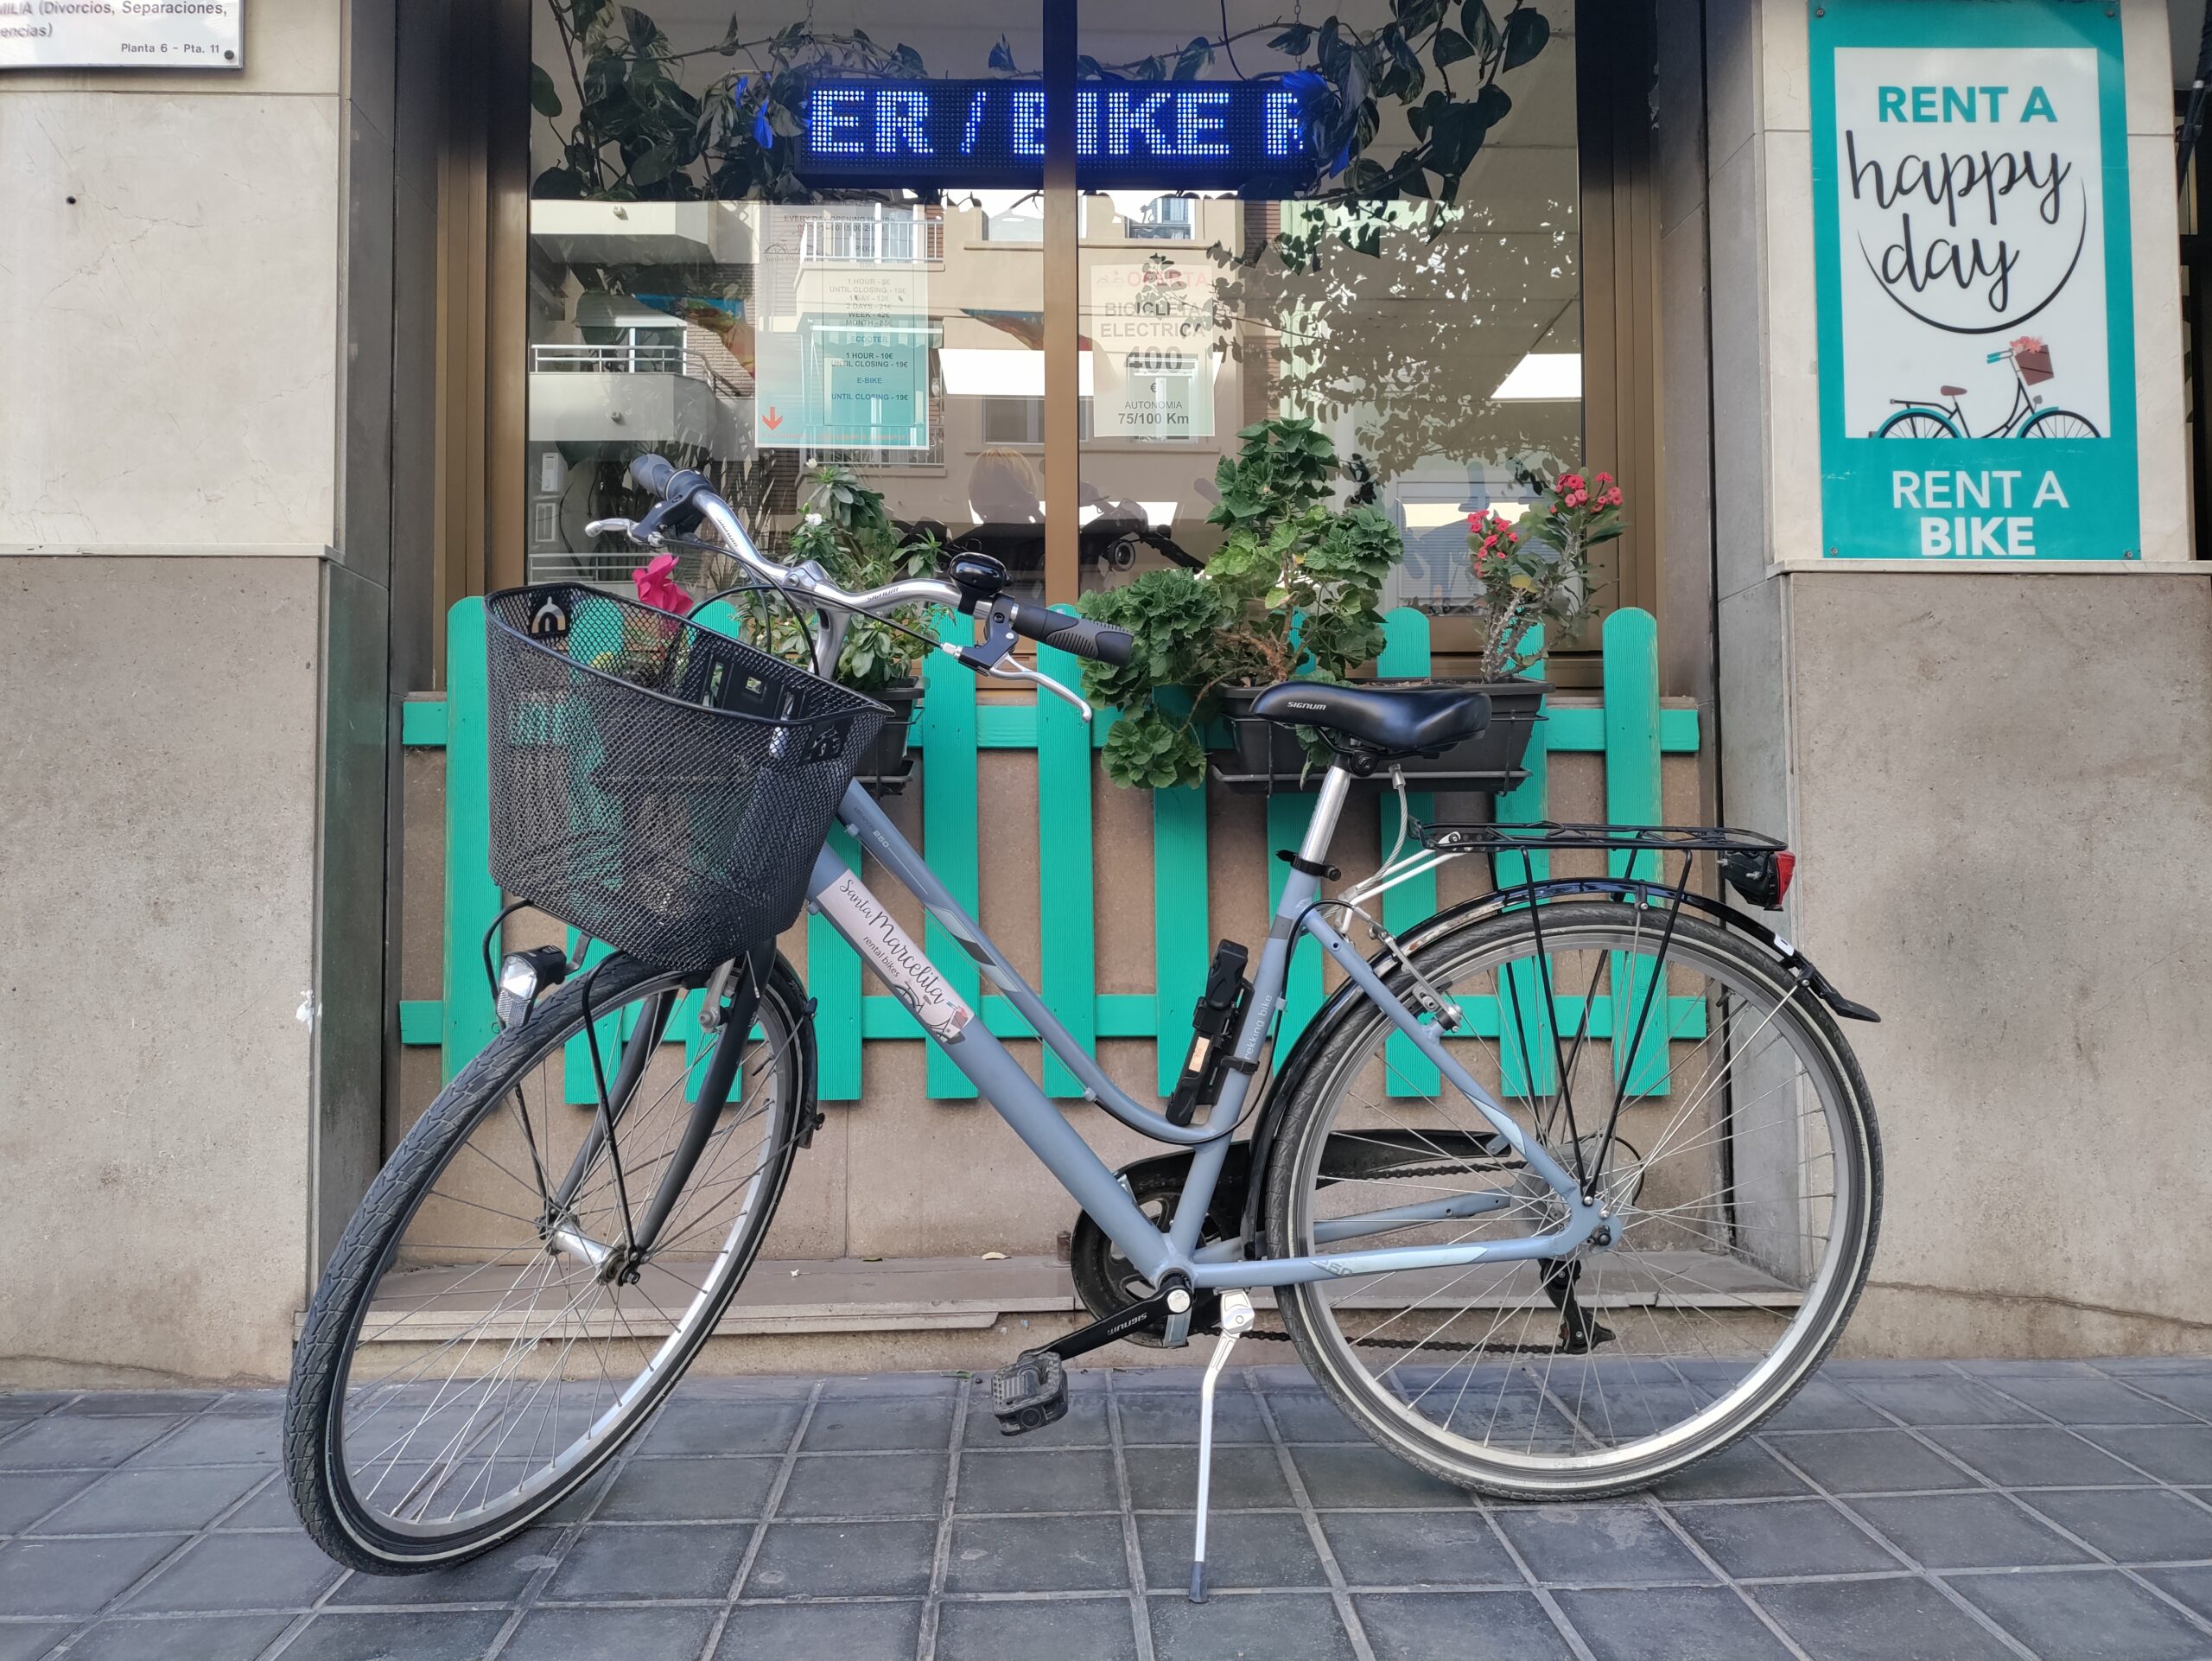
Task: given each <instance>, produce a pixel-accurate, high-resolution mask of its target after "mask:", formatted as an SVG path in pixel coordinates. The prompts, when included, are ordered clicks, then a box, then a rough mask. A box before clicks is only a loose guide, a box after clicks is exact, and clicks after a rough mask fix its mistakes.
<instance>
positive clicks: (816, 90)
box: [798, 80, 1317, 194]
mask: <svg viewBox="0 0 2212 1661" xmlns="http://www.w3.org/2000/svg"><path fill="white" fill-rule="evenodd" d="M1305 98H1306V93H1305V92H1304V91H1303V90H1301V88H1300V86H1297V85H1295V84H1294V83H1292V82H1287V81H1281V80H1244V81H1107V82H1102V83H1098V84H1095V85H1086V86H1080V87H1077V89H1076V95H1075V100H1076V102H1075V120H1076V178H1077V182H1079V183H1080V184H1082V185H1083V186H1084V187H1085V188H1093V189H1103V188H1123V187H1143V186H1158V187H1160V188H1163V189H1195V190H1238V189H1241V190H1243V191H1244V192H1246V193H1247V194H1267V193H1268V192H1270V191H1276V190H1284V189H1292V188H1299V187H1300V186H1303V185H1307V184H1310V183H1312V181H1313V178H1314V176H1315V175H1316V172H1317V169H1316V166H1315V163H1314V160H1313V150H1312V146H1311V145H1310V144H1308V143H1307V142H1306V109H1305ZM800 118H801V119H802V121H803V122H804V124H805V129H806V130H805V133H804V136H803V137H801V138H800V140H799V157H798V172H799V174H800V176H802V177H803V178H804V179H806V180H808V181H810V182H811V183H816V184H849V185H858V186H885V185H907V186H917V185H929V186H942V185H989V184H1034V183H1036V182H1038V181H1039V179H1040V178H1041V177H1042V175H1043V170H1044V162H1045V89H1044V88H1043V87H1041V86H1037V85H1035V84H1034V83H1025V82H1022V81H1014V80H931V81H875V80H823V81H817V82H815V83H814V84H813V85H812V86H810V87H808V88H807V90H806V95H805V98H804V101H803V104H802V105H801V111H800Z"/></svg>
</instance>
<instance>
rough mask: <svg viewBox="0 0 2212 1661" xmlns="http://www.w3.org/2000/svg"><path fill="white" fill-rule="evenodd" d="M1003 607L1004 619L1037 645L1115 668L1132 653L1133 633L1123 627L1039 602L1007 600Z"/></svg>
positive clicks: (1017, 632)
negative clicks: (1051, 609)
mask: <svg viewBox="0 0 2212 1661" xmlns="http://www.w3.org/2000/svg"><path fill="white" fill-rule="evenodd" d="M1004 609H1005V612H1006V620H1007V622H1008V623H1009V624H1010V625H1012V626H1013V628H1014V633H1016V634H1021V635H1027V637H1028V638H1029V639H1030V640H1035V641H1037V642H1039V644H1040V645H1044V646H1053V647H1056V648H1058V650H1060V651H1062V652H1073V653H1074V654H1075V655H1076V656H1077V657H1078V658H1093V659H1096V660H1097V661H1098V662H1100V663H1108V664H1112V665H1115V667H1116V668H1119V667H1120V666H1121V665H1123V664H1125V663H1127V662H1128V660H1129V659H1131V658H1132V657H1134V656H1135V655H1136V649H1137V637H1136V636H1135V635H1134V634H1132V633H1129V631H1128V630H1127V629H1125V628H1116V627H1113V626H1112V625H1111V624H1109V623H1100V622H1094V621H1092V620H1090V618H1088V617H1071V616H1069V615H1068V614H1066V613H1065V612H1064V611H1046V609H1044V608H1042V607H1041V606H1017V605H1011V604H1009V605H1007V607H1006V608H1004Z"/></svg>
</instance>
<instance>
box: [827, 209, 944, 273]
mask: <svg viewBox="0 0 2212 1661" xmlns="http://www.w3.org/2000/svg"><path fill="white" fill-rule="evenodd" d="M798 257H799V260H800V263H801V264H830V263H833V262H834V263H837V264H863V265H920V264H935V263H938V262H940V261H942V260H943V259H944V220H941V219H934V218H930V217H927V216H925V215H922V214H918V213H902V214H899V215H896V216H893V215H888V214H887V215H885V216H884V217H882V218H880V219H879V218H875V217H874V216H869V217H866V218H863V217H861V216H860V215H857V214H828V215H825V216H823V218H821V219H818V220H809V221H807V223H806V224H805V225H804V226H802V227H801V229H800V232H799V245H798Z"/></svg>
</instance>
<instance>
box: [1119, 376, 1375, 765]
mask: <svg viewBox="0 0 2212 1661" xmlns="http://www.w3.org/2000/svg"><path fill="white" fill-rule="evenodd" d="M1237 436H1238V438H1239V439H1240V440H1241V441H1242V442H1243V449H1242V450H1241V451H1240V453H1239V454H1238V455H1235V456H1224V458H1223V459H1222V461H1221V465H1220V467H1219V468H1218V469H1217V472H1216V474H1215V483H1216V484H1217V487H1218V488H1219V490H1220V494H1221V500H1220V504H1219V506H1217V507H1216V508H1215V509H1214V510H1213V512H1211V513H1209V514H1208V515H1207V516H1206V518H1207V521H1208V523H1210V524H1213V525H1221V526H1223V527H1224V528H1225V529H1226V530H1227V531H1228V537H1227V538H1226V540H1225V541H1224V543H1223V544H1222V547H1221V550H1220V551H1219V552H1217V553H1216V554H1215V555H1214V557H1212V558H1211V559H1210V560H1208V561H1207V562H1206V565H1205V570H1202V571H1195V572H1193V571H1188V570H1179V569H1169V570H1157V571H1147V572H1146V573H1145V574H1144V575H1143V576H1140V577H1139V578H1137V579H1136V581H1135V582H1131V583H1129V584H1128V586H1126V587H1124V588H1120V589H1109V590H1107V591H1105V592H1103V593H1096V594H1091V595H1085V596H1084V601H1083V610H1084V614H1085V615H1086V616H1090V617H1094V618H1096V619H1097V620H1100V621H1102V622H1108V623H1113V624H1116V625H1117V626H1118V627H1122V628H1126V629H1128V631H1129V632H1130V633H1133V634H1134V635H1135V636H1136V642H1137V644H1136V651H1135V654H1134V655H1133V656H1132V657H1131V659H1130V660H1129V661H1128V663H1127V664H1126V665H1121V666H1119V667H1116V666H1114V665H1106V664H1096V663H1091V664H1085V665H1084V685H1085V687H1086V689H1087V690H1089V692H1090V696H1091V697H1092V698H1093V699H1094V700H1096V701H1098V702H1100V703H1111V704H1113V705H1115V706H1116V708H1118V709H1119V710H1120V711H1121V717H1120V719H1119V720H1117V721H1116V722H1115V723H1114V729H1113V730H1112V732H1110V733H1109V735H1107V740H1106V749H1105V757H1104V759H1105V763H1106V773H1107V776H1108V777H1109V778H1110V779H1112V780H1114V781H1115V782H1116V783H1117V784H1122V785H1130V786H1148V787H1150V788H1154V789H1160V788H1163V787H1166V786H1171V785H1186V784H1195V783H1197V782H1198V780H1202V779H1204V778H1205V749H1204V748H1203V746H1202V745H1201V743H1200V741H1199V733H1200V731H1201V729H1203V728H1204V727H1205V725H1206V723H1208V722H1211V721H1212V720H1214V719H1215V718H1216V717H1217V716H1219V715H1220V714H1221V712H1222V698H1221V694H1222V693H1223V692H1224V691H1225V690H1228V689H1230V688H1234V687H1254V686H1268V685H1272V684H1274V683H1275V682H1277V681H1281V680H1290V679H1294V678H1304V679H1309V680H1343V679H1344V678H1346V677H1347V676H1349V675H1350V674H1351V671H1353V670H1355V669H1357V668H1358V667H1359V666H1360V665H1363V664H1365V663H1367V662H1368V661H1370V659H1373V658H1374V657H1375V655H1376V653H1377V652H1380V651H1381V650H1382V648H1383V619H1382V612H1381V598H1382V592H1383V578H1384V577H1385V576H1388V575H1389V570H1390V568H1391V567H1392V566H1394V565H1395V564H1396V563H1398V561H1399V559H1400V558H1401V557H1403V553H1404V549H1403V547H1402V544H1401V541H1400V538H1399V535H1398V529H1397V526H1396V525H1394V524H1393V523H1392V522H1391V521H1390V519H1389V518H1388V517H1387V516H1385V515H1384V514H1383V513H1382V512H1379V511H1378V510H1376V508H1374V507H1372V506H1365V505H1358V506H1347V507H1342V508H1338V507H1335V506H1332V505H1331V503H1330V501H1329V500H1328V499H1329V496H1330V493H1331V491H1332V485H1333V481H1334V480H1335V479H1336V477H1337V476H1338V474H1339V473H1341V472H1342V468H1340V466H1339V464H1338V460H1337V454H1336V448H1335V446H1334V445H1333V444H1332V443H1331V442H1330V440H1329V436H1328V435H1327V434H1326V433H1325V432H1322V431H1320V430H1319V429H1318V428H1316V427H1315V426H1314V424H1313V423H1312V422H1310V421H1306V420H1302V419H1297V418H1287V419H1280V420H1274V421H1263V422H1261V423H1258V424H1257V425H1255V426H1251V427H1247V428H1246V429H1244V430H1243V432H1241V433H1239V434H1238V435H1237Z"/></svg>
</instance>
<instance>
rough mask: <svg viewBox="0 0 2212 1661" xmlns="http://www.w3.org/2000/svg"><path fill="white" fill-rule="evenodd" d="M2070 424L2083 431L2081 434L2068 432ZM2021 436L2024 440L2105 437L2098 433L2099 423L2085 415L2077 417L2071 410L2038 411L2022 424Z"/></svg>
mask: <svg viewBox="0 0 2212 1661" xmlns="http://www.w3.org/2000/svg"><path fill="white" fill-rule="evenodd" d="M2069 422H2071V423H2074V424H2075V426H2078V427H2079V428H2080V429H2081V430H2080V431H2079V432H2072V431H2069V430H2066V428H2067V423H2069ZM2020 436H2021V437H2023V438H2100V437H2102V436H2103V435H2102V434H2101V433H2100V432H2098V430H2097V423H2095V422H2094V421H2092V420H2090V419H2089V417H2087V416H2085V415H2076V414H2075V412H2074V411H2073V410H2037V411H2036V412H2035V414H2033V415H2031V416H2030V417H2028V418H2027V420H2026V421H2025V422H2024V423H2021V426H2020Z"/></svg>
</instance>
